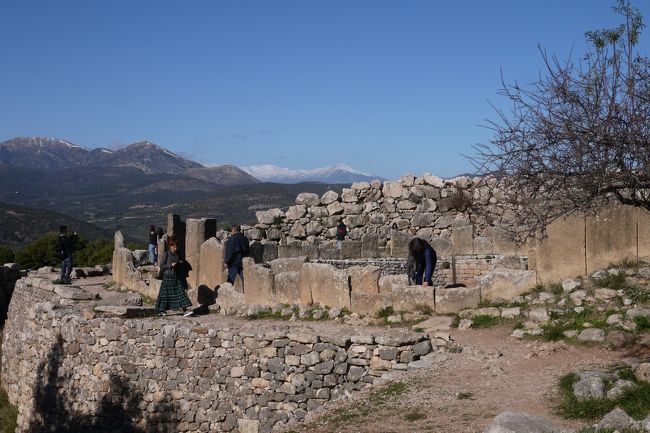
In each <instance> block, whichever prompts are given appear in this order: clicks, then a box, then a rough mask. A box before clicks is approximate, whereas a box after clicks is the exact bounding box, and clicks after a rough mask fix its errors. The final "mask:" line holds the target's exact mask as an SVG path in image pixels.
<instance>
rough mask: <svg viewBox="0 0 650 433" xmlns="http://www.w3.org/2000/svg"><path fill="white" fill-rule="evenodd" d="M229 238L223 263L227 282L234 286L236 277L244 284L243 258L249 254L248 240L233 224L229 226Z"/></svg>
mask: <svg viewBox="0 0 650 433" xmlns="http://www.w3.org/2000/svg"><path fill="white" fill-rule="evenodd" d="M230 234H231V235H230V238H228V240H227V241H226V253H225V256H224V263H225V265H226V266H227V267H228V282H229V283H230V284H235V279H236V278H237V275H239V278H241V281H242V285H243V284H244V265H243V258H244V257H248V255H249V254H250V246H249V244H248V239H247V238H246V236H244V235H243V233H242V232H241V226H239V225H237V224H233V225H232V226H230Z"/></svg>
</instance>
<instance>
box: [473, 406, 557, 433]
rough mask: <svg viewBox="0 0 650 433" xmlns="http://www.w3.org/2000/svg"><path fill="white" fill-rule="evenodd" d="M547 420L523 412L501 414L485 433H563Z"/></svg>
mask: <svg viewBox="0 0 650 433" xmlns="http://www.w3.org/2000/svg"><path fill="white" fill-rule="evenodd" d="M562 432H563V430H562V429H561V428H559V427H556V426H554V425H553V424H551V423H550V422H549V421H547V420H546V419H544V418H542V417H540V416H535V415H529V414H527V413H523V412H510V411H506V412H501V413H500V414H499V415H497V417H496V418H495V419H494V420H493V421H492V423H491V424H490V425H489V426H488V427H487V429H486V430H485V433H562Z"/></svg>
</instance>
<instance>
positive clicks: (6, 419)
mask: <svg viewBox="0 0 650 433" xmlns="http://www.w3.org/2000/svg"><path fill="white" fill-rule="evenodd" d="M17 417H18V409H16V407H15V406H12V405H11V404H10V403H9V398H8V397H7V393H6V392H5V390H4V389H1V388H0V433H14V431H16V428H17V427H18V423H17Z"/></svg>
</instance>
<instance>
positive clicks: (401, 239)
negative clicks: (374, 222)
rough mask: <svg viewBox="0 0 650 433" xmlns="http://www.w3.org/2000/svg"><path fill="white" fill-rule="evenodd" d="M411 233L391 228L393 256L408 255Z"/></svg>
mask: <svg viewBox="0 0 650 433" xmlns="http://www.w3.org/2000/svg"><path fill="white" fill-rule="evenodd" d="M409 240H410V238H409V235H408V234H407V233H404V232H401V231H398V230H391V232H390V241H391V256H392V257H404V258H406V257H407V256H408V253H409V250H408V244H409Z"/></svg>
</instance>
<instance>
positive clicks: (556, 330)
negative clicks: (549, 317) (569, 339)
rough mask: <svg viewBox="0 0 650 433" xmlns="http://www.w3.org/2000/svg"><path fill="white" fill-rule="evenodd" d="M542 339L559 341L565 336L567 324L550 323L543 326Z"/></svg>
mask: <svg viewBox="0 0 650 433" xmlns="http://www.w3.org/2000/svg"><path fill="white" fill-rule="evenodd" d="M542 331H543V334H542V339H544V340H546V341H558V340H561V339H563V338H564V331H566V328H565V326H564V325H563V324H562V323H549V324H548V325H545V326H542Z"/></svg>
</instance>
